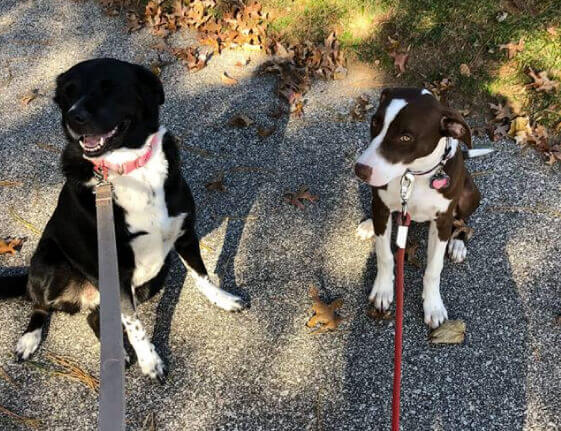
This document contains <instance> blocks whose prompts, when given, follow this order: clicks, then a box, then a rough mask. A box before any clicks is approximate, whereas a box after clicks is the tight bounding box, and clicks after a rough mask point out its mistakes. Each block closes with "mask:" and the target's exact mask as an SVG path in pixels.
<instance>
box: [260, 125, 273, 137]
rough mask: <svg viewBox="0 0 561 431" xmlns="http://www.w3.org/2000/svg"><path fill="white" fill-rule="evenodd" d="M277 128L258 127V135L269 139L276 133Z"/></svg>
mask: <svg viewBox="0 0 561 431" xmlns="http://www.w3.org/2000/svg"><path fill="white" fill-rule="evenodd" d="M275 129H276V126H273V127H269V128H265V127H258V128H257V134H258V135H259V136H261V137H262V138H268V137H269V136H271V135H272V134H273V133H274V132H275Z"/></svg>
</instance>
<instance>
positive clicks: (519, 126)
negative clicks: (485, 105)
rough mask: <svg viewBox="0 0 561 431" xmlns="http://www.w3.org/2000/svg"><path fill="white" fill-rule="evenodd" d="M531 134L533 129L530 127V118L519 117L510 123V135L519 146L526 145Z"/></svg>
mask: <svg viewBox="0 0 561 431" xmlns="http://www.w3.org/2000/svg"><path fill="white" fill-rule="evenodd" d="M531 133H532V128H531V127H530V119H529V118H528V117H524V116H519V117H516V118H515V119H514V120H512V122H511V123H510V129H509V131H508V135H509V136H510V137H511V138H514V140H515V141H516V143H518V144H521V145H524V144H526V140H527V138H528V136H529V135H530V134H531Z"/></svg>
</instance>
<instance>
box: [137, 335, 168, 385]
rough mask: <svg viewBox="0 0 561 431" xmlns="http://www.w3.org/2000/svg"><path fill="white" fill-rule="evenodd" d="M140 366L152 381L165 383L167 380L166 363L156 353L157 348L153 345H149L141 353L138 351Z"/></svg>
mask: <svg viewBox="0 0 561 431" xmlns="http://www.w3.org/2000/svg"><path fill="white" fill-rule="evenodd" d="M137 355H138V365H139V366H140V370H141V371H142V374H144V375H145V376H148V377H150V378H152V379H156V378H157V379H158V380H159V381H163V380H164V378H165V366H164V362H163V361H162V359H161V358H160V356H159V355H158V353H157V352H156V348H155V347H154V345H153V344H152V343H147V346H146V347H145V348H143V349H141V353H140V354H139V352H138V351H137Z"/></svg>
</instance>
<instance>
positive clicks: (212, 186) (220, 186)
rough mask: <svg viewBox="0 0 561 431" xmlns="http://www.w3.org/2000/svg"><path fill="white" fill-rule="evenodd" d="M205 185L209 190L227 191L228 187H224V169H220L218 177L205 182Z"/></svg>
mask: <svg viewBox="0 0 561 431" xmlns="http://www.w3.org/2000/svg"><path fill="white" fill-rule="evenodd" d="M205 187H206V189H207V190H208V191H213V190H216V191H219V192H225V191H226V187H224V171H220V173H219V174H218V175H217V176H216V177H214V178H213V179H212V180H211V181H209V182H208V183H206V184H205Z"/></svg>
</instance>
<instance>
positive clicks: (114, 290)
mask: <svg viewBox="0 0 561 431" xmlns="http://www.w3.org/2000/svg"><path fill="white" fill-rule="evenodd" d="M95 206H96V215H97V249H98V261H99V293H100V312H99V315H100V316H99V320H100V335H101V337H100V338H101V371H100V375H101V376H100V377H101V387H100V394H99V420H98V429H99V431H124V429H125V366H124V353H123V330H122V326H121V298H120V292H119V291H120V288H119V268H118V265H117V247H116V244H115V221H114V219H113V190H112V186H111V184H110V183H108V182H106V181H101V182H100V183H99V184H98V185H97V186H96V188H95Z"/></svg>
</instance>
